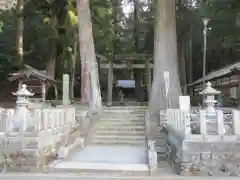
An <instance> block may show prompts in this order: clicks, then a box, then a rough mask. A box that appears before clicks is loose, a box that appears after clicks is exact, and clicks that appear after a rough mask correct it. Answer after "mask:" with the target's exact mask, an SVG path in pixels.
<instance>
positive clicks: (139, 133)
mask: <svg viewBox="0 0 240 180" xmlns="http://www.w3.org/2000/svg"><path fill="white" fill-rule="evenodd" d="M94 134H95V135H109V136H112V135H118V136H131V135H133V136H134V135H135V136H145V132H144V131H133V130H122V131H116V130H108V131H104V130H98V131H96V132H95V133H94Z"/></svg>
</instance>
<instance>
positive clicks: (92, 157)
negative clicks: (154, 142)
mask: <svg viewBox="0 0 240 180" xmlns="http://www.w3.org/2000/svg"><path fill="white" fill-rule="evenodd" d="M147 157H148V156H147V149H146V148H143V147H131V146H94V145H92V146H88V147H86V148H85V149H83V150H81V151H76V152H73V153H72V154H71V155H70V156H69V157H68V158H66V159H65V160H63V161H59V162H58V163H56V164H55V165H53V166H52V167H51V168H52V170H53V171H52V172H62V171H63V172H118V173H119V172H120V173H124V172H128V173H129V172H144V173H146V172H148V171H149V168H148V160H147Z"/></svg>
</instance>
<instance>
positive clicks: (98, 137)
mask: <svg viewBox="0 0 240 180" xmlns="http://www.w3.org/2000/svg"><path fill="white" fill-rule="evenodd" d="M93 140H99V141H101V140H104V141H145V140H146V138H145V136H137V135H131V136H125V135H120V136H119V135H111V136H109V135H94V136H93Z"/></svg>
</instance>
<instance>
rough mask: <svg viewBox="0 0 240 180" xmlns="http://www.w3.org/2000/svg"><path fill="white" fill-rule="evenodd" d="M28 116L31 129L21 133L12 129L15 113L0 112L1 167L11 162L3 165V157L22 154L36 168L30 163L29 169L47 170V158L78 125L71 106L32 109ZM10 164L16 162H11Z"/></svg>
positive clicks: (12, 111)
mask: <svg viewBox="0 0 240 180" xmlns="http://www.w3.org/2000/svg"><path fill="white" fill-rule="evenodd" d="M29 114H30V116H29V117H31V118H30V120H33V122H32V124H34V127H33V128H29V129H27V130H26V131H24V132H22V131H19V130H18V129H14V121H13V119H14V115H15V110H14V109H0V124H1V125H0V142H1V144H0V164H6V163H7V164H8V165H6V166H5V167H8V166H9V163H10V162H6V157H15V155H16V154H19V152H21V153H22V154H25V155H26V153H27V156H28V157H29V156H31V161H29V162H35V165H34V164H31V166H32V167H36V168H37V169H39V170H41V169H42V170H43V169H44V167H47V161H48V160H46V158H47V157H48V158H49V157H50V156H51V155H52V154H56V153H57V151H58V149H59V148H60V147H61V146H64V144H65V143H66V141H67V139H68V136H69V135H70V134H71V131H72V130H73V129H74V128H76V127H77V126H79V123H78V122H77V121H76V118H75V108H74V107H70V106H68V107H61V108H60V107H59V108H46V109H34V110H31V111H29ZM25 155H24V156H25ZM44 158H45V160H43V159H44ZM43 161H44V162H43ZM12 163H15V160H11V164H12ZM18 163H19V162H18ZM24 163H25V162H24ZM24 166H26V164H25V165H24ZM29 166H30V165H29ZM43 166H44V167H43ZM8 169H9V168H8Z"/></svg>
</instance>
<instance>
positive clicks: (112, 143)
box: [92, 139, 147, 146]
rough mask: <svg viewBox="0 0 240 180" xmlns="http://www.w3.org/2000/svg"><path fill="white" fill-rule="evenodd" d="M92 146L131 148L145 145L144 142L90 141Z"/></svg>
mask: <svg viewBox="0 0 240 180" xmlns="http://www.w3.org/2000/svg"><path fill="white" fill-rule="evenodd" d="M92 143H93V144H98V145H102V146H103V145H104V146H113V145H131V146H143V145H144V146H145V145H146V144H147V142H146V141H144V140H97V139H93V140H92Z"/></svg>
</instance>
